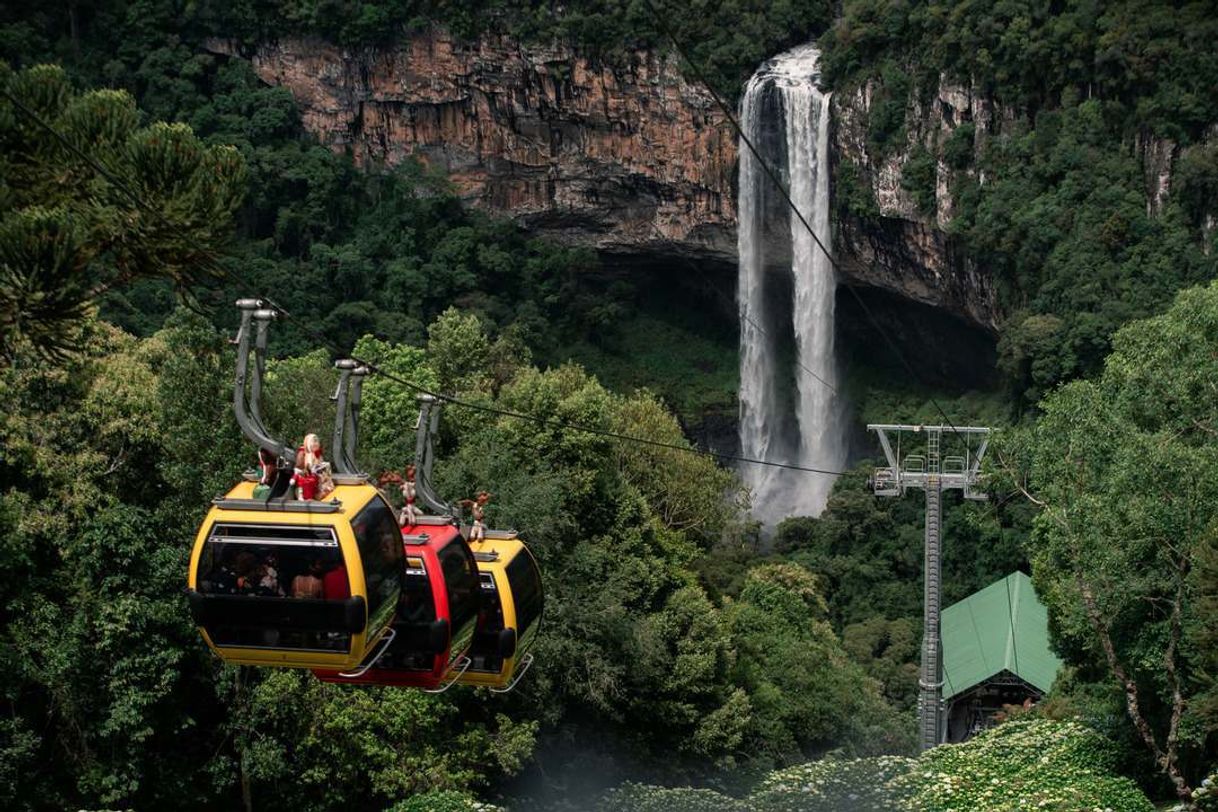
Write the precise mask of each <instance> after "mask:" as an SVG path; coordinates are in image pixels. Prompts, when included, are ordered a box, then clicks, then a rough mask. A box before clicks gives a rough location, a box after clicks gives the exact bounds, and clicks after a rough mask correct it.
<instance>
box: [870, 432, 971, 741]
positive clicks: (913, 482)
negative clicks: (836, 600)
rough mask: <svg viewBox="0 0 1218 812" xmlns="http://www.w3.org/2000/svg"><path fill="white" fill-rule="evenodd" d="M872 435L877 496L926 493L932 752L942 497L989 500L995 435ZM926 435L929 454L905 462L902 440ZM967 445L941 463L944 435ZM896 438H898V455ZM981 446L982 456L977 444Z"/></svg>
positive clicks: (924, 711) (926, 672)
mask: <svg viewBox="0 0 1218 812" xmlns="http://www.w3.org/2000/svg"><path fill="white" fill-rule="evenodd" d="M867 429H868V431H874V432H876V434H877V435H878V436H879V440H880V447H881V448H883V449H884V456H885V457H887V459H888V467H886V468H877V469H876V470H875V474H874V476H873V477H872V480H871V484H872V487H873V488H874V489H875V493H876V496H904V495H905V491H907V490H909V489H910V488H920V489H922V490H923V491H925V492H926V534H925V549H924V552H923V556H924V562H925V567H924V571H925V578H924V580H923V593H922V621H923V622H922V667H921V669H920V671H919V674H918V747H919V749H921V750H929V749H930V748H932V747H934V746H935V745H937V744H940V743H941V742H942V741H943V738H944V736H943V733H944V731H943V722H944V718H943V717H944V714H943V656H942V648H943V641H942V638H941V637H940V633H939V619H940V609H941V606H940V604H941V600H940V598H941V596H942V580H943V562H942V557H941V555H940V549H941V543H940V528H941V525H942V519H943V504H942V494H943V491H945V490H951V489H958V490H960V491H962V492H963V493H964V498H965V499H976V500H984V499H985V498H986V495H985V493H984V491H982V490H981V460H982V458H983V457H984V456H985V449H986V446H987V445H988V444H989V437H990V430H989V429H988V428H979V427H977V426H964V427H953V426H908V425H888V424H872V425H869V426H867ZM904 432H912V433H914V434H925V435H926V450H925V453H918V454H906V455H905V456H904V457H902V456H901V442H900V438H901V434H903V433H904ZM944 433H948V434H953V435H956V436H957V437H960V438H962V439H963V440H964V445H965V454H964V456H959V455H953V456H947V457H941V453H942V446H941V441H942V438H943V434H944ZM890 434H895V435H896V437H897V448H896V451H894V450H893V447H892V438H891V437H890ZM974 439H976V440H978V443H977V449H976V451H973V450H972V441H973V440H974Z"/></svg>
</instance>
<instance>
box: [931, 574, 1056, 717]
mask: <svg viewBox="0 0 1218 812" xmlns="http://www.w3.org/2000/svg"><path fill="white" fill-rule="evenodd" d="M940 631H941V634H942V637H943V698H944V699H948V698H951V697H953V696H956V695H957V694H960V693H963V692H964V691H967V690H968V689H969V688H972V687H973V686H974V685H977V684H979V683H982V682H985V681H986V680H987V679H990V678H991V677H994V676H996V675H998V674H1001V673H1002V672H1003V671H1009V672H1011V673H1012V674H1014V675H1016V676H1017V677H1019V678H1020V679H1022V680H1023V681H1024V682H1027V683H1030V684H1031V685H1032V686H1034V687H1035V688H1037V689H1039V690H1040V691H1042V692H1045V691H1048V690H1049V688H1050V687H1052V685H1053V679H1054V678H1055V677H1056V676H1057V670H1058V668H1060V667H1061V660H1059V659H1057V657H1056V656H1055V655H1054V654H1053V652H1052V651H1051V650H1050V649H1049V615H1048V612H1046V611H1045V606H1044V604H1042V603H1041V602H1040V599H1038V598H1037V597H1036V592H1035V591H1033V589H1032V579H1030V578H1029V577H1028V576H1026V575H1024V574H1023V573H1022V572H1013V573H1011V574H1010V575H1008V576H1007V577H1006V578H1003V579H1002V580H1000V581H995V582H994V583H992V584H990V585H989V586H987V587H986V588H985V589H982V590H980V591H978V592H974V593H973V594H972V595H969V596H968V597H967V598H965V599H964V600H962V601H960V602H959V603H955V604H952V605H951V606H949V607H947V608H946V609H944V610H943V617H942V620H941V626H940Z"/></svg>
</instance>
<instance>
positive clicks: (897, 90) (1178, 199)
mask: <svg viewBox="0 0 1218 812" xmlns="http://www.w3.org/2000/svg"><path fill="white" fill-rule="evenodd" d="M1216 25H1218V23H1216V22H1215V20H1214V17H1213V14H1212V10H1211V9H1210V7H1209V6H1208V5H1207V4H1205V3H1175V2H1158V3H1150V4H1147V3H1133V2H1118V3H1104V4H1096V3H1091V2H1067V3H1064V4H1044V3H1028V2H1010V3H998V4H992V5H987V4H974V3H957V2H945V1H942V0H940V1H932V2H920V3H889V2H885V0H851V2H847V3H845V4H844V7H843V13H842V17H841V18H840V19H839V20H838V21H837V22H836V23H835V25H834V26H833V28H832V29H831V30H830V31H829V32H828V33H827V34H826V35H825V36H824V37H823V38H822V39H821V43H822V45H823V46H824V48H825V55H824V61H825V73H826V81H828V82H829V83H830V84H831V85H833V86H834V87H835V88H837V89H839V90H842V91H846V92H849V91H851V90H852V89H853V88H854V87H856V86H858V85H859V84H862V83H864V82H870V83H872V86H873V90H872V93H873V99H874V101H873V102H872V105H871V107H870V111H869V120H868V127H869V141H870V149H871V151H872V153H873V155H874V156H876V157H879V156H882V155H884V154H886V153H889V154H891V153H893V152H905V151H907V153H908V160H907V161H906V162H905V170H904V171H905V176H904V178H903V181H902V183H903V185H904V186H905V188H906V189H908V190H909V191H910V192H911V194H912V195H913V197H914V199H915V201H918V202H919V204H920V205H921V206H922V208H923V210H924V212H925V213H927V214H933V212H934V204H935V200H936V196H935V183H936V178H937V175H938V174H940V173H942V174H943V175H944V176H945V177H946V180H947V184H948V190H949V194H950V196H951V199H952V203H953V213H952V219H951V222H950V224H949V226H948V230H949V233H950V234H951V235H953V238H954V240H955V241H956V244H957V245H958V246H959V247H960V249H961V250H962V251H963V253H964V255H965V256H966V257H967V258H968V259H970V260H971V261H973V262H976V263H977V265H978V266H979V267H982V268H984V269H985V270H986V272H987V273H989V274H991V275H992V276H993V278H994V279H995V280H996V281H997V283H998V285H999V292H1000V295H1001V304H1002V306H1003V309H1004V311H1005V316H1006V318H1005V323H1004V326H1003V329H1002V335H1001V341H1000V345H999V349H1000V368H1001V369H1002V371H1003V373H1004V375H1005V377H1006V379H1007V381H1008V382H1009V384H1010V387H1011V390H1012V394H1013V395H1014V397H1015V405H1016V407H1017V408H1019V409H1021V410H1022V409H1028V408H1032V407H1034V406H1035V404H1036V402H1037V401H1038V400H1039V399H1040V398H1041V397H1042V396H1043V395H1044V394H1045V393H1046V392H1047V391H1048V390H1049V389H1050V388H1052V387H1053V386H1054V385H1056V384H1057V383H1060V382H1062V381H1065V380H1069V379H1071V378H1073V377H1076V376H1078V375H1086V374H1091V373H1094V372H1096V371H1097V370H1098V369H1099V367H1100V365H1101V363H1102V360H1103V358H1104V356H1105V355H1106V354H1107V351H1108V348H1109V339H1110V337H1111V335H1112V333H1113V332H1114V331H1115V330H1116V329H1117V328H1118V327H1120V326H1121V325H1122V324H1124V323H1125V322H1126V321H1128V320H1130V319H1133V318H1139V317H1142V316H1146V315H1149V314H1152V313H1155V312H1158V311H1159V310H1161V309H1162V308H1163V307H1165V306H1166V305H1167V304H1168V303H1169V302H1170V301H1171V298H1172V296H1173V294H1174V293H1175V291H1177V290H1179V289H1180V288H1181V287H1184V286H1187V285H1189V284H1195V283H1197V282H1200V281H1204V280H1207V279H1210V278H1212V277H1213V276H1214V273H1215V268H1214V258H1213V254H1212V251H1211V248H1212V244H1213V238H1214V235H1213V229H1212V228H1211V227H1210V226H1209V225H1207V223H1208V222H1209V221H1208V220H1207V218H1208V217H1212V215H1213V212H1214V206H1215V193H1216V192H1218V183H1216V181H1218V161H1216V156H1218V153H1216V152H1215V148H1214V145H1213V144H1212V142H1211V140H1209V139H1210V135H1209V128H1210V126H1211V125H1212V123H1213V122H1214V121H1216V120H1218V91H1215V88H1216V87H1218V62H1216V61H1215V60H1214V58H1213V56H1212V49H1211V48H1209V47H1208V46H1207V45H1206V44H1205V43H1207V42H1209V41H1211V40H1212V38H1213V36H1214V34H1215V26H1216ZM941 76H942V77H944V80H945V81H947V82H949V83H954V84H955V85H958V86H962V87H964V88H966V89H967V90H968V91H969V92H971V93H972V94H975V95H976V96H977V97H978V99H979V100H980V101H981V105H982V106H984V105H992V106H993V111H992V115H991V116H990V117H989V119H988V120H979V121H973V120H972V112H971V111H970V110H959V111H954V112H953V113H952V120H951V122H950V127H949V128H948V130H947V131H946V132H940V130H939V128H938V126H937V125H936V126H935V127H934V128H933V129H932V130H931V131H930V133H929V134H928V135H927V136H925V140H924V141H920V142H914V143H912V144H911V137H910V133H911V132H913V129H911V128H912V127H913V125H914V124H915V122H914V121H913V120H912V116H913V115H915V114H914V112H913V111H914V110H915V108H916V109H920V110H922V111H925V110H926V109H927V108H928V106H929V104H930V101H931V100H932V99H933V98H934V97H935V96H936V94H937V93H938V91H939V86H940V77H941ZM1156 149H1158V150H1160V152H1162V153H1163V154H1166V155H1167V156H1168V161H1169V162H1168V164H1167V165H1165V166H1160V164H1159V163H1157V161H1156V158H1155V155H1156V152H1155V150H1156ZM1173 158H1174V160H1172V159H1173ZM846 169H847V171H846V172H845V173H844V179H845V180H846V183H845V184H844V190H845V192H846V194H845V195H843V196H841V197H839V202H840V203H841V204H842V205H843V206H845V207H846V208H847V209H849V210H851V211H853V212H854V213H856V214H860V215H862V216H874V215H875V214H876V213H877V209H876V206H875V203H874V201H872V200H870V199H869V195H868V194H867V192H866V189H867V188H868V187H869V185H870V178H868V177H865V175H866V173H865V172H864V171H863V170H862V168H861V167H859V166H856V165H853V164H851V165H849V166H847V168H846ZM1161 171H1167V172H1168V173H1169V174H1168V180H1169V186H1170V194H1168V195H1167V196H1166V198H1165V199H1159V197H1158V193H1155V192H1152V189H1153V188H1154V186H1155V185H1157V183H1158V179H1157V175H1158V174H1159V173H1160V172H1161Z"/></svg>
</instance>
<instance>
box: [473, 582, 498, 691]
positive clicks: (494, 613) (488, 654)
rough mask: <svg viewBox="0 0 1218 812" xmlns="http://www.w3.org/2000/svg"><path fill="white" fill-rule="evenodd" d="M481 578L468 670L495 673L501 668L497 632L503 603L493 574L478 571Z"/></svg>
mask: <svg viewBox="0 0 1218 812" xmlns="http://www.w3.org/2000/svg"><path fill="white" fill-rule="evenodd" d="M479 576H480V577H481V580H482V611H481V612H480V613H479V619H478V633H477V634H476V635H474V643H473V645H472V646H470V651H469V656H470V660H471V663H470V667H469V670H470V671H479V672H483V673H488V674H497V673H499V671H500V669H502V668H503V658H502V657H500V656H499V632H500V631H502V630H503V604H502V603H500V601H499V590H497V589H496V588H495V576H493V575H491V574H490V573H489V572H482V573H479Z"/></svg>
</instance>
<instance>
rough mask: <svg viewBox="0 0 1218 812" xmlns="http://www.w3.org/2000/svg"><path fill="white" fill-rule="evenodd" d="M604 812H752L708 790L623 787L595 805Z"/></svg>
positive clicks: (742, 802) (744, 803)
mask: <svg viewBox="0 0 1218 812" xmlns="http://www.w3.org/2000/svg"><path fill="white" fill-rule="evenodd" d="M599 808H600V809H601V810H604V812H752V807H751V806H749V804H748V803H747V802H745V801H741V800H738V799H736V798H732V797H729V796H727V795H723V794H722V793H718V792H715V791H714V790H710V789H693V788H691V787H676V788H669V787H653V786H648V785H646V784H633V783H627V784H623V785H622V786H620V787H617V788H616V789H613V790H610V791H609V792H608V793H607V794H606V795H605V797H604V798H603V799H602V800H601V803H600V805H599Z"/></svg>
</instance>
